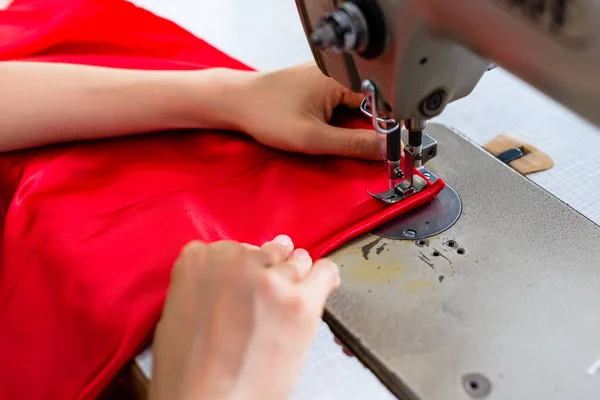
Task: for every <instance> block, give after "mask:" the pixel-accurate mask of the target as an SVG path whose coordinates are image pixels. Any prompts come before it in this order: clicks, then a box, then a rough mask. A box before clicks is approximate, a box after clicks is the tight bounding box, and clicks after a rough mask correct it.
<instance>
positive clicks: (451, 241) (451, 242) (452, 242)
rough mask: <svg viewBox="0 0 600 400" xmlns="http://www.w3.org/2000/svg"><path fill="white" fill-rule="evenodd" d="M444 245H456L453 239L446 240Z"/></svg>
mask: <svg viewBox="0 0 600 400" xmlns="http://www.w3.org/2000/svg"><path fill="white" fill-rule="evenodd" d="M446 246H448V247H454V246H456V242H455V241H454V240H448V241H447V242H446Z"/></svg>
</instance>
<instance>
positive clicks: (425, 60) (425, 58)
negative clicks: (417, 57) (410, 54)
mask: <svg viewBox="0 0 600 400" xmlns="http://www.w3.org/2000/svg"><path fill="white" fill-rule="evenodd" d="M427 61H429V59H428V58H427V57H423V58H421V61H419V64H421V65H425V64H427Z"/></svg>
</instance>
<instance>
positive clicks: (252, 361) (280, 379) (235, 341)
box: [150, 236, 340, 400]
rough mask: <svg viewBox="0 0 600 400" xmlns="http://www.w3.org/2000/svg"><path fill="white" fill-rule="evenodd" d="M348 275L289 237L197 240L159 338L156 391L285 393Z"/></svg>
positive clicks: (189, 395)
mask: <svg viewBox="0 0 600 400" xmlns="http://www.w3.org/2000/svg"><path fill="white" fill-rule="evenodd" d="M339 283H340V277H339V271H338V268H337V266H336V265H335V264H334V263H333V262H331V261H329V260H319V261H317V262H315V263H314V264H313V261H312V260H311V258H310V256H309V255H308V253H307V252H306V251H305V250H302V249H296V250H294V245H293V243H292V241H291V239H290V238H289V237H287V236H278V237H277V238H275V240H274V241H272V242H268V243H266V244H264V245H263V246H262V247H260V248H258V247H253V246H249V245H244V244H240V243H236V242H217V243H213V244H205V243H199V242H194V243H190V244H189V245H187V246H186V247H185V249H184V250H183V251H182V252H181V255H180V257H179V259H178V260H177V262H176V264H175V267H174V269H173V273H172V281H171V287H170V291H169V294H168V296H167V300H166V303H165V307H164V313H163V316H162V319H161V321H160V323H159V325H158V327H157V332H156V338H155V343H154V372H153V379H152V383H151V389H150V393H151V394H150V398H151V399H155V400H158V399H167V398H168V399H205V398H206V399H217V400H218V399H226V398H227V399H230V398H231V399H234V398H235V399H237V398H240V399H261V400H262V399H265V400H269V399H277V400H283V399H287V398H288V397H289V395H290V394H291V392H292V390H293V388H294V385H295V383H296V380H297V378H298V376H299V374H300V371H301V369H302V366H303V364H304V360H305V357H306V355H307V354H308V351H309V349H310V346H311V344H312V341H313V339H314V337H315V335H316V331H317V327H318V324H319V321H320V319H321V316H322V313H323V309H324V306H325V301H326V299H327V297H328V296H329V294H330V293H331V292H332V291H333V290H334V289H335V288H337V287H338V285H339Z"/></svg>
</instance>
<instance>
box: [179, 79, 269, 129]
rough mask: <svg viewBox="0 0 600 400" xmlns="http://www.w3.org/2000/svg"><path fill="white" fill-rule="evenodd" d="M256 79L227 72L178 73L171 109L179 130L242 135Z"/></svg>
mask: <svg viewBox="0 0 600 400" xmlns="http://www.w3.org/2000/svg"><path fill="white" fill-rule="evenodd" d="M259 75H260V74H259V73H258V72H253V71H239V70H233V69H226V68H215V69H208V70H204V71H193V72H192V71H189V72H188V71H186V72H184V73H178V74H177V76H176V78H175V85H176V90H175V93H176V96H173V99H176V100H175V101H173V102H172V105H174V107H173V112H174V114H175V116H174V118H176V119H177V120H178V121H179V122H178V125H180V126H179V127H180V128H198V129H203V128H209V129H218V130H231V131H240V132H244V131H245V130H246V126H247V120H248V116H247V108H248V104H249V102H251V101H252V96H253V90H252V85H253V83H254V82H255V81H256V78H257V77H258V76H259ZM169 100H170V99H168V101H169Z"/></svg>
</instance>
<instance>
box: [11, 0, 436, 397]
mask: <svg viewBox="0 0 600 400" xmlns="http://www.w3.org/2000/svg"><path fill="white" fill-rule="evenodd" d="M0 59H29V60H37V61H49V62H69V63H79V64H92V65H98V66H111V67H123V68H137V69H162V70H167V69H171V70H172V69H202V68H210V67H230V68H238V69H249V68H248V67H246V66H245V65H243V64H242V63H240V62H238V61H236V60H234V59H232V58H230V57H228V56H227V55H225V54H223V53H222V52H220V51H219V50H217V49H215V48H213V47H212V46H210V45H209V44H207V43H206V42H204V41H202V40H200V39H198V38H196V37H194V36H193V35H191V34H190V33H188V32H186V31H185V30H183V29H181V28H180V27H178V26H176V25H175V24H173V23H171V22H169V21H166V20H164V19H161V18H159V17H157V16H155V15H153V14H151V13H149V12H147V11H145V10H142V9H140V8H137V7H135V6H133V5H132V4H130V3H127V2H125V1H122V0H54V1H46V0H16V1H15V3H14V4H13V5H12V6H11V7H10V8H9V9H8V10H6V11H2V12H0ZM34 115H35V111H33V110H32V116H34ZM337 117H338V118H339V119H340V124H343V125H345V126H366V125H365V121H363V120H362V119H360V117H357V115H356V114H352V115H346V116H342V115H339V114H338V116H337ZM0 177H1V185H0V200H1V201H2V206H3V207H2V212H3V216H2V217H3V219H2V221H3V224H4V231H3V240H2V266H1V268H0V400H8V399H28V400H35V399H61V400H69V399H92V398H95V397H96V396H97V395H98V394H99V393H100V391H101V390H102V389H103V388H104V387H105V386H106V385H107V384H108V383H109V382H110V380H111V379H112V378H113V377H114V375H115V374H116V373H117V372H118V370H119V369H120V368H121V367H122V366H123V365H125V364H126V363H127V362H128V361H129V360H131V359H132V358H133V357H134V356H135V355H136V353H137V352H138V351H140V350H141V348H142V346H144V345H145V341H146V340H147V339H148V337H149V335H150V334H151V332H152V329H153V327H154V325H155V323H156V322H157V320H158V318H159V315H160V311H161V307H162V303H163V299H164V296H165V293H166V290H167V286H168V282H169V273H170V269H171V267H172V264H173V261H174V260H175V258H176V256H177V254H178V252H179V251H180V249H181V248H182V246H184V245H185V244H186V243H187V242H188V241H190V240H193V239H201V240H205V241H214V240H220V239H233V240H237V241H243V242H248V243H254V244H260V243H262V242H264V241H266V240H269V239H271V238H273V237H274V236H276V235H277V234H280V233H286V234H288V235H290V236H291V237H292V238H293V239H294V241H295V242H296V244H297V245H298V246H300V247H304V248H306V249H308V250H309V251H310V252H311V253H312V255H313V256H314V257H321V256H324V255H326V254H327V253H328V252H330V251H332V250H334V249H336V248H338V247H339V246H341V245H343V244H344V243H346V242H347V241H349V240H350V239H353V238H355V237H356V236H358V235H361V234H363V233H365V232H368V231H369V230H371V229H372V228H374V227H376V226H378V225H380V224H382V223H383V222H386V221H388V220H390V219H391V218H394V217H396V216H398V215H401V214H402V213H404V212H406V211H408V210H410V209H413V208H415V207H417V206H419V205H421V204H423V203H426V202H428V201H430V200H431V199H433V198H434V197H435V196H436V195H437V194H438V193H439V192H440V191H441V190H442V189H443V187H444V182H443V181H442V180H438V181H437V182H436V183H435V184H433V185H431V184H430V185H429V186H428V187H427V188H426V189H425V190H424V191H423V192H421V193H419V194H418V195H415V196H413V197H411V198H410V199H409V200H407V201H404V202H402V203H400V204H398V205H395V206H392V207H389V206H386V205H383V204H382V203H380V202H378V201H376V200H374V199H372V198H371V197H369V196H368V195H367V194H366V190H378V189H385V188H384V187H383V186H384V185H385V179H384V172H383V165H382V163H381V162H376V163H369V162H361V161H356V160H351V159H347V158H340V157H310V156H303V155H294V154H288V153H282V152H278V151H275V150H272V149H269V148H266V147H264V146H261V145H259V144H258V143H256V142H255V141H253V140H252V139H251V138H249V137H248V136H246V135H243V134H237V133H228V132H214V131H197V132H172V133H167V134H164V133H163V134H152V135H146V136H140V137H131V138H122V139H113V140H104V141H95V142H88V143H79V144H69V145H61V146H54V147H48V148H44V149H38V150H31V151H25V152H18V153H14V154H5V155H2V156H1V157H0Z"/></svg>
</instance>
